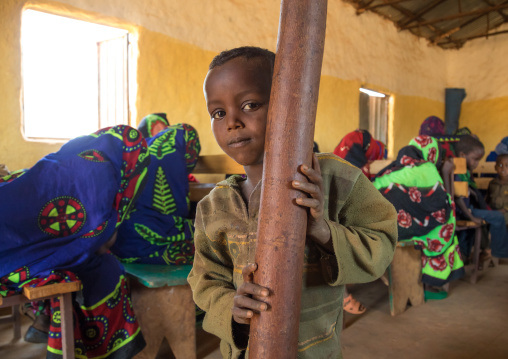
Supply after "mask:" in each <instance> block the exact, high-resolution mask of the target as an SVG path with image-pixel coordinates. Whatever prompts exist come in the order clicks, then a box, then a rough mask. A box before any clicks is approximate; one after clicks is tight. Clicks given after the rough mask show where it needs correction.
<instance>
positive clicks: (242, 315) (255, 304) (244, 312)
mask: <svg viewBox="0 0 508 359" xmlns="http://www.w3.org/2000/svg"><path fill="white" fill-rule="evenodd" d="M257 268H258V266H257V264H247V265H246V266H245V267H244V268H243V270H242V275H243V284H242V285H241V286H240V287H238V289H237V291H236V295H235V298H234V300H233V319H234V321H235V322H237V323H240V324H250V319H251V318H252V317H253V316H254V313H259V312H264V311H266V310H267V309H268V304H266V303H264V302H260V301H258V300H256V299H254V298H252V295H255V296H258V297H268V293H269V292H268V289H267V288H264V287H261V286H259V285H257V284H254V283H252V273H254V272H255V271H256V269H257Z"/></svg>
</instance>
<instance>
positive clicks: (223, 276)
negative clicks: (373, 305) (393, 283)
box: [188, 154, 397, 359]
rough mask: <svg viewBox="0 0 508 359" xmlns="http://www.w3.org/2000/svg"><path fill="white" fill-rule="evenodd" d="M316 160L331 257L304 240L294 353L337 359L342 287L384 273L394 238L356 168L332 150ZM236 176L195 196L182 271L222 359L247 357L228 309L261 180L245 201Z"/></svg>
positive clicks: (382, 207) (390, 211)
mask: <svg viewBox="0 0 508 359" xmlns="http://www.w3.org/2000/svg"><path fill="white" fill-rule="evenodd" d="M318 158H319V164H320V167H321V174H322V177H323V184H324V192H325V206H324V208H325V220H326V223H327V224H328V226H329V227H330V232H331V235H332V241H333V248H334V252H335V255H334V256H333V255H331V256H329V255H323V253H324V252H322V251H321V250H320V249H319V248H318V246H317V245H316V244H314V243H313V242H312V241H310V240H307V243H306V248H305V262H304V273H303V278H302V280H303V286H302V297H301V313H300V326H299V338H298V358H312V359H317V358H341V357H342V355H341V346H340V340H339V335H340V331H341V329H342V315H343V313H342V306H343V292H344V285H345V284H348V283H365V282H370V281H373V280H375V279H377V278H379V277H380V276H381V275H382V274H383V273H384V271H385V270H386V268H387V267H388V265H389V264H390V262H391V260H392V257H393V254H394V250H395V245H396V243H397V215H396V212H395V209H394V207H393V206H392V205H391V204H390V203H389V202H388V201H387V200H386V199H385V198H384V197H383V196H382V195H381V194H380V193H379V192H378V190H376V188H374V186H373V185H372V184H371V183H370V181H369V180H368V179H367V177H365V175H363V173H362V171H361V170H359V169H358V168H356V167H354V166H353V165H351V164H349V163H348V162H346V161H344V160H342V159H340V158H339V157H337V156H335V155H332V154H320V155H319V156H318ZM242 180H243V179H242V178H241V177H239V176H233V177H230V178H228V179H227V180H225V181H222V182H220V183H218V184H217V186H216V187H215V188H214V189H213V190H212V191H211V192H210V194H209V195H208V196H206V197H205V198H203V200H201V202H199V204H198V208H197V213H196V223H195V236H194V241H195V246H196V254H195V258H194V265H193V268H192V271H191V272H190V274H189V277H188V281H189V283H190V285H191V287H192V290H193V295H194V300H195V302H196V304H197V305H198V306H199V307H200V308H202V309H203V310H204V311H205V312H206V315H205V319H204V322H203V328H204V329H205V330H206V331H208V332H210V333H212V334H214V335H216V336H218V337H219V338H220V339H221V352H222V355H223V357H224V358H243V356H244V355H245V357H248V350H246V349H247V348H246V345H245V344H243V345H242V344H240V343H247V340H246V339H247V338H241V337H240V336H241V335H242V334H241V333H240V332H239V331H238V330H234V327H235V328H236V327H237V326H236V325H235V326H233V323H232V322H233V319H232V312H231V310H232V307H233V297H234V295H235V293H236V289H237V288H238V287H239V286H240V285H241V284H242V282H243V278H242V269H243V267H244V266H245V265H246V264H248V263H254V258H255V251H256V231H257V223H258V212H259V202H260V194H261V186H260V184H258V185H257V187H256V188H255V189H254V191H253V193H252V195H251V197H250V200H249V203H248V204H247V203H245V201H244V200H243V198H242V195H241V193H240V187H239V185H238V183H239V182H240V181H242ZM242 339H243V340H242ZM239 346H240V347H239ZM245 353H246V354H245Z"/></svg>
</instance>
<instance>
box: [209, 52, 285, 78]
mask: <svg viewBox="0 0 508 359" xmlns="http://www.w3.org/2000/svg"><path fill="white" fill-rule="evenodd" d="M237 57H243V58H245V59H247V60H249V59H253V58H255V59H260V60H261V61H262V62H263V64H266V65H268V68H269V69H270V77H271V76H272V75H273V68H274V64H275V54H274V53H273V52H272V51H270V50H266V49H262V48H260V47H255V46H242V47H237V48H234V49H231V50H225V51H222V52H221V53H220V54H218V55H217V56H215V57H214V58H213V60H212V62H210V66H209V67H208V70H212V69H213V68H215V67H217V66H221V65H224V64H225V63H226V62H228V61H230V60H233V59H235V58H237Z"/></svg>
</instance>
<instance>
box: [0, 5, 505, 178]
mask: <svg viewBox="0 0 508 359" xmlns="http://www.w3.org/2000/svg"><path fill="white" fill-rule="evenodd" d="M28 5H29V6H31V7H36V8H43V9H46V10H47V11H49V12H52V13H57V14H63V15H68V16H71V17H75V18H78V19H83V20H88V21H92V22H96V23H100V24H105V25H112V26H117V27H122V28H126V29H128V30H129V31H130V32H131V33H134V34H135V36H134V38H135V40H137V47H136V48H135V55H136V58H135V62H136V65H137V70H136V71H137V72H136V80H137V84H136V86H135V92H134V98H133V101H132V103H131V109H132V110H133V112H132V113H133V119H132V124H136V123H138V122H139V120H140V119H141V118H142V117H143V116H144V115H146V114H148V113H151V112H161V111H162V112H166V113H167V114H168V118H169V120H170V122H172V123H177V122H188V123H190V124H192V125H194V126H195V127H196V128H197V129H198V132H199V134H200V137H201V142H202V153H203V154H213V153H220V149H219V148H218V146H217V145H216V144H215V141H214V139H213V137H212V135H211V132H210V123H209V118H208V115H207V113H206V108H205V104H204V100H203V95H202V81H203V78H204V76H205V74H206V69H207V65H208V63H209V61H210V60H211V59H212V57H213V56H214V55H215V54H217V53H218V52H220V51H221V50H224V49H227V48H232V47H235V46H241V45H254V46H261V47H266V48H269V49H270V50H275V47H276V38H277V30H278V17H279V10H280V9H279V7H280V2H279V1H275V0H259V1H256V2H249V1H235V0H221V1H207V2H204V1H202V0H186V1H184V2H182V1H178V0H147V1H137V0H108V1H102V0H55V1H51V0H1V1H0V95H1V96H0V121H1V124H2V125H3V126H2V131H1V132H0V153H1V154H2V155H1V157H0V162H4V163H6V164H7V165H8V166H9V167H10V168H11V169H17V168H21V167H26V166H31V165H32V164H33V163H34V162H35V161H36V160H38V159H39V158H41V157H42V156H44V155H45V154H47V153H49V152H52V151H55V150H57V149H58V148H59V147H60V145H61V143H60V144H59V143H53V144H51V143H40V142H27V141H25V140H24V139H23V137H22V135H21V131H20V129H21V118H22V114H21V107H20V96H21V83H22V82H21V65H20V64H21V53H20V25H21V12H22V9H23V6H28ZM196 9H199V11H196ZM500 37H501V36H500ZM489 41H491V40H490V39H489ZM498 42H501V43H502V44H501V47H502V48H503V49H504V47H503V46H508V45H505V44H508V42H507V41H506V40H502V39H501V40H499V41H498ZM491 43H492V41H491V42H490V43H486V42H482V43H481V44H482V46H489V45H490V44H491ZM496 46H498V47H499V46H500V45H499V44H498V43H497V42H496ZM460 51H462V50H460ZM460 51H459V52H449V51H444V50H442V49H440V48H437V47H435V46H428V45H427V43H426V42H425V41H424V40H422V39H419V38H417V37H415V36H413V35H412V34H410V33H409V32H407V31H406V32H399V31H397V29H396V28H395V27H394V25H393V24H392V23H391V22H389V21H387V20H385V19H383V18H381V17H379V16H377V15H375V14H372V13H365V14H362V15H361V16H358V15H356V13H355V9H354V8H353V6H351V5H350V4H347V3H344V2H342V1H339V0H337V1H330V2H329V6H328V17H327V30H326V41H325V54H324V61H323V71H322V74H323V76H322V78H321V87H320V98H319V104H318V110H317V121H316V135H315V138H316V141H317V142H318V143H319V145H320V148H321V150H322V151H333V149H334V148H335V146H336V145H337V143H338V142H339V140H340V139H341V138H342V137H343V136H344V135H345V134H346V133H348V132H350V131H352V130H354V129H356V128H357V126H358V121H359V120H358V119H359V109H358V101H359V92H358V90H359V87H360V86H362V85H364V84H369V86H370V87H372V88H374V89H379V90H382V91H384V92H387V93H390V94H391V95H392V98H393V99H394V100H393V111H392V113H393V115H394V117H393V122H392V123H391V125H392V129H391V135H392V136H391V143H390V152H389V153H390V154H394V153H396V151H397V150H398V149H399V148H400V147H402V146H404V145H406V144H407V143H408V142H409V140H410V139H411V138H412V137H414V136H415V135H416V134H417V132H418V128H419V125H420V123H421V122H422V121H423V120H424V119H425V118H426V117H427V116H430V115H437V116H440V117H444V88H445V87H447V86H448V87H461V85H462V83H460V81H457V79H460V76H458V74H459V73H460V72H458V71H455V67H454V66H455V65H454V64H455V63H456V62H460V61H462V64H464V65H466V64H469V65H470V66H471V60H474V61H480V59H477V57H478V56H481V55H478V54H476V53H477V52H476V51H475V48H472V50H467V51H465V53H466V54H467V55H468V57H469V62H468V60H460V57H459V59H457V58H456V57H457V56H456V55H455V54H459V53H460ZM491 51H493V50H491ZM503 51H504V50H503ZM484 52H485V51H484ZM473 54H476V55H473ZM497 54H498V53H494V54H491V55H497ZM504 58H506V56H505V57H504ZM481 61H484V59H483V58H482V59H481ZM501 64H502V61H498V64H497V65H496V70H497V71H498V73H499V72H500V71H501V70H502V68H503V66H502V65H501ZM481 70H482V69H480V68H478V69H474V71H477V72H480V71H481ZM504 71H506V70H504ZM472 72H473V70H471V73H472ZM504 73H505V72H504ZM477 77H478V76H477ZM472 82H473V80H471V81H470V82H468V83H465V85H467V88H466V91H468V93H470V91H471V89H470V87H471V83H472ZM474 82H476V83H482V79H481V76H479V78H474ZM484 87H487V86H484ZM482 91H483V90H482ZM494 91H495V90H494ZM482 96H483V97H484V98H481V96H480V99H479V100H482V101H483V100H485V101H487V100H489V101H490V100H494V102H495V105H492V103H491V102H481V103H480V102H478V103H476V104H471V105H466V103H465V105H464V107H463V111H462V114H463V122H464V124H465V125H466V124H467V123H469V122H473V119H474V118H475V116H476V115H475V114H476V113H478V114H486V113H489V116H488V119H486V120H485V121H486V122H485V123H486V124H492V125H493V126H496V127H498V126H499V124H504V122H503V119H502V116H501V115H500V114H498V113H497V112H496V111H497V110H496V109H498V110H501V111H503V110H504V109H505V104H506V97H502V96H501V97H499V95H497V96H498V97H499V99H496V94H491V95H489V94H487V93H484V94H483V95H482ZM504 96H508V92H507V94H505V95H504ZM469 99H472V97H469ZM486 106H488V108H487V107H486ZM489 109H491V110H489ZM489 111H490V112H489ZM471 127H472V129H473V128H474V126H471ZM479 131H485V132H486V131H487V129H485V128H483V127H482V128H481V129H479ZM481 137H482V136H481ZM494 140H495V139H492V141H494ZM489 141H490V138H489Z"/></svg>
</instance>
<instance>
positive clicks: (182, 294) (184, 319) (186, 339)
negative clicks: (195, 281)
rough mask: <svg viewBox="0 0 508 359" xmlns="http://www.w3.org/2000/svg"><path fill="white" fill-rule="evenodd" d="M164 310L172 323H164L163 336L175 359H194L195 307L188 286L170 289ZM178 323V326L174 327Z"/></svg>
mask: <svg viewBox="0 0 508 359" xmlns="http://www.w3.org/2000/svg"><path fill="white" fill-rule="evenodd" d="M170 290H171V291H172V295H171V297H166V302H165V304H166V308H167V309H166V310H167V311H168V317H170V318H172V320H173V321H174V322H173V323H169V322H166V327H165V335H166V339H167V340H168V342H169V346H170V347H171V350H172V351H173V354H174V355H175V358H176V359H196V307H195V305H194V301H193V300H192V290H191V289H190V286H189V285H179V286H175V287H171V289H170ZM175 323H179V325H174V324H175Z"/></svg>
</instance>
